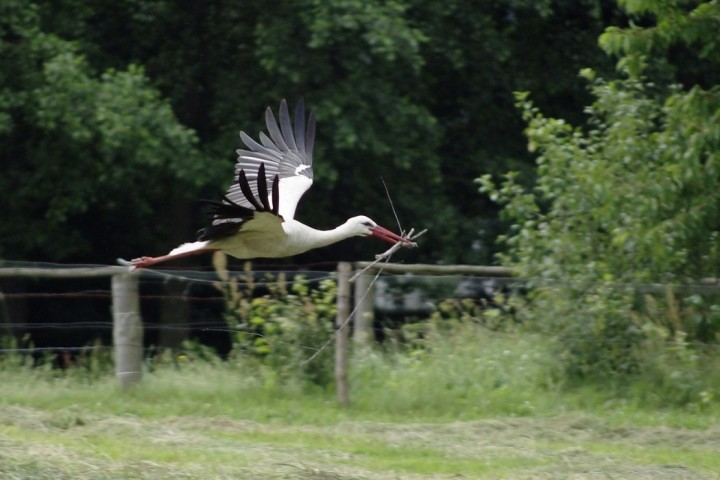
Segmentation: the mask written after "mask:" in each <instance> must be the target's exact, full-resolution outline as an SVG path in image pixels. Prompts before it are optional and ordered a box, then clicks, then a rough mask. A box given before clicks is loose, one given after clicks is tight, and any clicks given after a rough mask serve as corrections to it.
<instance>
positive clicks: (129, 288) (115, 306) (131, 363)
mask: <svg viewBox="0 0 720 480" xmlns="http://www.w3.org/2000/svg"><path fill="white" fill-rule="evenodd" d="M112 310H113V346H114V349H115V378H116V379H117V381H118V383H119V384H120V386H121V387H123V388H128V387H132V386H133V385H137V384H138V383H140V379H141V378H142V360H143V328H142V319H141V317H140V297H139V295H138V276H137V275H130V274H120V275H113V277H112Z"/></svg>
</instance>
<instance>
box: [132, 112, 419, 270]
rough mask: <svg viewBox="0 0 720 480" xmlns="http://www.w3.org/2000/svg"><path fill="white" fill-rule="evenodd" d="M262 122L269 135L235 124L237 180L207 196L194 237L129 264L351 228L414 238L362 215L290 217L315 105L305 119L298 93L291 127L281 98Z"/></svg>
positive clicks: (307, 181)
mask: <svg viewBox="0 0 720 480" xmlns="http://www.w3.org/2000/svg"><path fill="white" fill-rule="evenodd" d="M265 123H266V124H267V130H268V133H269V134H270V137H268V136H267V135H266V134H265V133H262V132H261V133H260V143H257V142H256V141H254V140H253V139H252V138H250V137H249V136H248V135H246V134H245V132H240V138H241V139H242V141H243V142H244V143H245V145H246V146H247V147H248V148H249V150H242V149H240V150H237V153H238V159H237V163H236V164H235V172H236V180H235V183H233V184H232V185H231V186H230V188H229V189H228V191H227V193H226V194H225V195H224V196H223V199H222V201H219V202H218V201H207V203H209V204H210V206H211V213H212V216H213V220H212V223H211V224H210V225H209V226H207V227H205V228H203V229H201V230H200V231H199V232H198V240H197V241H196V242H191V243H185V244H183V245H180V246H179V247H177V248H175V249H174V250H172V251H171V252H170V253H169V254H167V255H163V256H160V257H140V258H135V259H133V260H132V261H130V262H129V263H130V266H131V268H132V269H137V268H146V267H150V266H152V265H155V264H157V263H161V262H166V261H168V260H174V259H176V258H181V257H187V256H190V255H198V254H201V253H205V252H211V251H216V250H222V251H223V252H225V253H227V254H228V255H231V256H233V257H236V258H241V259H250V258H279V257H289V256H292V255H297V254H299V253H303V252H306V251H308V250H312V249H313V248H319V247H324V246H327V245H330V244H333V243H336V242H339V241H341V240H344V239H346V238H350V237H355V236H361V237H367V236H370V237H376V238H380V239H382V240H385V241H386V242H389V243H392V244H396V243H398V242H402V243H403V245H407V246H414V245H415V244H414V243H412V242H411V241H409V240H408V239H406V238H403V237H401V236H400V235H396V234H395V233H393V232H391V231H389V230H387V229H386V228H383V227H381V226H379V225H378V224H377V223H375V222H374V221H372V220H371V219H370V218H368V217H366V216H362V215H361V216H357V217H352V218H350V219H349V220H347V221H346V222H345V223H343V224H342V225H340V226H339V227H336V228H333V229H332V230H316V229H314V228H312V227H308V226H307V225H305V224H303V223H300V222H298V221H297V220H295V219H294V216H295V208H296V207H297V204H298V201H299V200H300V197H302V195H303V194H304V193H305V192H306V191H307V189H308V188H310V186H311V185H312V182H313V170H312V154H313V145H314V143H315V113H314V112H310V116H309V117H308V119H307V124H306V123H305V105H304V102H303V100H302V98H301V99H300V101H298V104H297V107H296V108H295V128H294V130H293V127H292V125H291V122H290V113H289V111H288V106H287V103H286V102H285V100H283V101H282V102H281V103H280V123H279V126H278V122H277V121H276V120H275V116H274V115H273V113H272V110H271V109H270V107H268V108H267V110H266V111H265ZM268 175H269V176H270V178H271V179H272V182H271V186H270V188H268V179H267V176H268Z"/></svg>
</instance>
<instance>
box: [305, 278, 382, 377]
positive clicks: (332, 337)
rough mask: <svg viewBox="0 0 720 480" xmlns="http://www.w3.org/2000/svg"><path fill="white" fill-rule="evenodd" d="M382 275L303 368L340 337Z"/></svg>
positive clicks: (306, 361) (369, 286) (371, 284)
mask: <svg viewBox="0 0 720 480" xmlns="http://www.w3.org/2000/svg"><path fill="white" fill-rule="evenodd" d="M381 273H382V270H378V272H377V274H376V275H375V278H373V279H372V281H371V282H370V285H368V288H367V290H365V293H363V295H362V297H360V300H359V301H357V302H356V305H355V308H353V310H352V312H350V315H348V317H347V318H346V319H345V321H344V322H343V323H342V324H341V325H340V326H339V327H338V328H336V329H335V332H334V333H333V334H332V335H330V338H328V339H327V341H326V342H325V343H324V344H323V345H322V346H321V347H320V348H318V349H317V350H316V351H315V353H313V354H312V355H311V356H310V358H308V359H307V360H305V361H303V362H302V363H300V366H301V367H304V366H305V365H307V364H308V363H310V362H312V361H313V360H314V359H315V358H316V357H317V356H318V355H320V354H321V353H322V352H323V350H325V349H326V348H327V347H329V346H330V344H331V343H332V342H333V341H334V340H335V338H337V336H338V335H339V332H340V331H341V330H342V329H343V328H345V327H346V326H347V324H348V323H350V320H351V319H352V318H353V316H354V315H355V312H357V309H358V308H360V304H361V303H362V301H363V300H365V297H366V296H367V294H368V293H369V292H370V290H371V289H372V288H371V287H372V286H373V284H374V283H375V281H376V280H377V279H378V277H379V276H380V274H381Z"/></svg>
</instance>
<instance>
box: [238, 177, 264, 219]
mask: <svg viewBox="0 0 720 480" xmlns="http://www.w3.org/2000/svg"><path fill="white" fill-rule="evenodd" d="M258 178H259V177H258ZM237 183H238V186H239V187H240V190H241V191H242V193H243V195H245V198H246V199H247V201H248V202H250V204H251V205H252V206H253V207H255V210H262V209H263V207H262V205H260V204H259V203H258V201H257V200H256V199H255V195H253V193H252V190H251V189H250V184H249V183H248V179H247V176H246V175H245V170H240V173H238V182H237Z"/></svg>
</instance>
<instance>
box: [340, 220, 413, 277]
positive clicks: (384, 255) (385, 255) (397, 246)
mask: <svg viewBox="0 0 720 480" xmlns="http://www.w3.org/2000/svg"><path fill="white" fill-rule="evenodd" d="M414 231H415V229H414V228H411V229H410V233H408V235H407V237H405V238H407V239H408V240H410V241H411V242H412V243H409V244H408V243H403V242H398V243H396V244H395V245H393V246H392V247H390V248H389V249H388V250H387V251H385V252H383V253H381V254H379V255H375V260H374V261H373V262H372V263H371V264H370V265H368V266H367V267H365V268H363V269H362V270H360V271H359V272H357V273H355V275H353V276H352V278H350V283H353V282H354V281H355V280H357V278H358V277H359V276H360V275H362V274H363V273H365V272H366V271H367V270H369V269H371V268H372V267H374V266H375V265H377V263H378V262H380V261H381V260H385V261H386V262H388V261H390V257H391V256H392V254H393V253H395V252H397V251H398V250H400V249H401V248H403V247H417V243H415V242H414V240H415V239H416V238H418V237H420V236H422V235H424V234H425V232H427V228H426V229H424V230H421V231H420V232H418V233H417V234H416V235H414V236H413V232H414Z"/></svg>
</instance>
